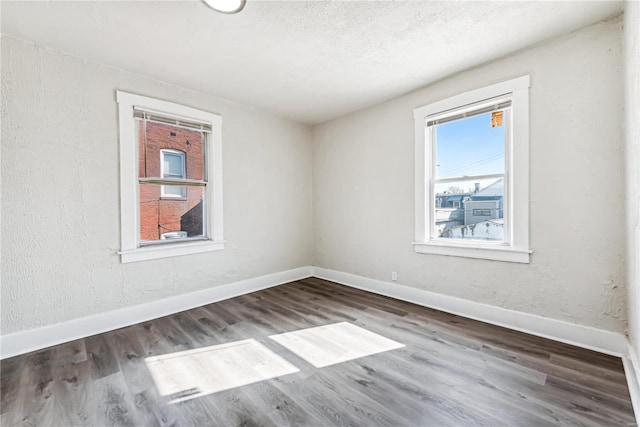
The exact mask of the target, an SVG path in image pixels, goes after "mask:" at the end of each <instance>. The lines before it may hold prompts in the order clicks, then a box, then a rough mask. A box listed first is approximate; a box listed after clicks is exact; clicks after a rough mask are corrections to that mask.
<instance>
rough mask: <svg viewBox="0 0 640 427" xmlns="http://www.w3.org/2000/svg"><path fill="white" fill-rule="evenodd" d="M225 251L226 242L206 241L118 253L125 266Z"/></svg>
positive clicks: (142, 248) (144, 247)
mask: <svg viewBox="0 0 640 427" xmlns="http://www.w3.org/2000/svg"><path fill="white" fill-rule="evenodd" d="M222 249H224V241H219V242H214V241H212V240H205V241H199V242H189V243H184V242H182V243H171V244H163V245H152V246H143V247H140V248H137V249H134V250H129V251H122V252H118V253H119V254H120V256H121V261H122V263H123V264H126V263H129V262H138V261H146V260H150V259H159V258H169V257H176V256H182V255H191V254H199V253H203V252H212V251H219V250H222Z"/></svg>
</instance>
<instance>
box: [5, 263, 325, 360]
mask: <svg viewBox="0 0 640 427" xmlns="http://www.w3.org/2000/svg"><path fill="white" fill-rule="evenodd" d="M312 271H313V268H312V267H311V266H306V267H300V268H295V269H293V270H287V271H281V272H278V273H273V274H267V275H265V276H259V277H254V278H251V279H246V280H240V281H238V282H234V283H229V284H226V285H221V286H216V287H213V288H209V289H204V290H201V291H196V292H191V293H187V294H182V295H176V296H174V297H170V298H165V299H161V300H157V301H153V302H149V303H145V304H138V305H134V306H130V307H125V308H121V309H118V310H113V311H108V312H106V313H100V314H94V315H91V316H87V317H82V318H79V319H73V320H69V321H66V322H62V323H57V324H55V325H50V326H43V327H41V328H35V329H29V330H26V331H22V332H17V333H14V334H9V335H2V336H0V359H5V358H8V357H12V356H17V355H19V354H23V353H28V352H31V351H35V350H40V349H43V348H46V347H50V346H52V345H56V344H61V343H64V342H69V341H73V340H76V339H80V338H84V337H88V336H91V335H95V334H99V333H102V332H107V331H112V330H114V329H118V328H123V327H125V326H130V325H134V324H136V323H140V322H145V321H147V320H151V319H157V318H159V317H163V316H167V315H169V314H173V313H177V312H180V311H184V310H189V309H191V308H195V307H200V306H203V305H206V304H211V303H214V302H217V301H222V300H225V299H229V298H233V297H237V296H240V295H244V294H248V293H250V292H255V291H259V290H261V289H266V288H270V287H273V286H278V285H281V284H284V283H288V282H292V281H295V280H300V279H304V278H307V277H310V276H311V273H312Z"/></svg>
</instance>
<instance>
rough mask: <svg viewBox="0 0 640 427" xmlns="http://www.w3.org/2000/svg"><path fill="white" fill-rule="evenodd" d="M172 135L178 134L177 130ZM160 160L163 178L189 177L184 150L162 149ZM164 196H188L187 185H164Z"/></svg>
mask: <svg viewBox="0 0 640 427" xmlns="http://www.w3.org/2000/svg"><path fill="white" fill-rule="evenodd" d="M170 135H171V136H177V132H171V133H170ZM187 141H188V140H187ZM160 162H161V163H160V167H161V172H160V174H161V175H162V178H169V179H186V178H187V173H186V171H185V169H186V162H185V153H184V152H183V151H178V150H171V149H163V150H160ZM162 197H187V188H186V187H185V186H178V185H173V186H170V185H163V186H162Z"/></svg>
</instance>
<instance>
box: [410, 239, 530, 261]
mask: <svg viewBox="0 0 640 427" xmlns="http://www.w3.org/2000/svg"><path fill="white" fill-rule="evenodd" d="M413 246H414V248H415V250H416V252H417V253H420V254H432V255H445V256H457V257H463V258H477V259H488V260H493V261H506V262H517V263H522V264H529V258H530V255H531V253H532V251H530V250H528V249H516V248H512V247H509V246H480V245H478V246H469V245H456V244H450V243H447V244H443V243H436V242H429V243H426V242H415V243H414V244H413Z"/></svg>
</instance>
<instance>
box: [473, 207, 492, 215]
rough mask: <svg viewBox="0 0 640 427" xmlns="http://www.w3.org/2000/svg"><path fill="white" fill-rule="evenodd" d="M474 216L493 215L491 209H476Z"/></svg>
mask: <svg viewBox="0 0 640 427" xmlns="http://www.w3.org/2000/svg"><path fill="white" fill-rule="evenodd" d="M473 216H491V209H474V210H473Z"/></svg>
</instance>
